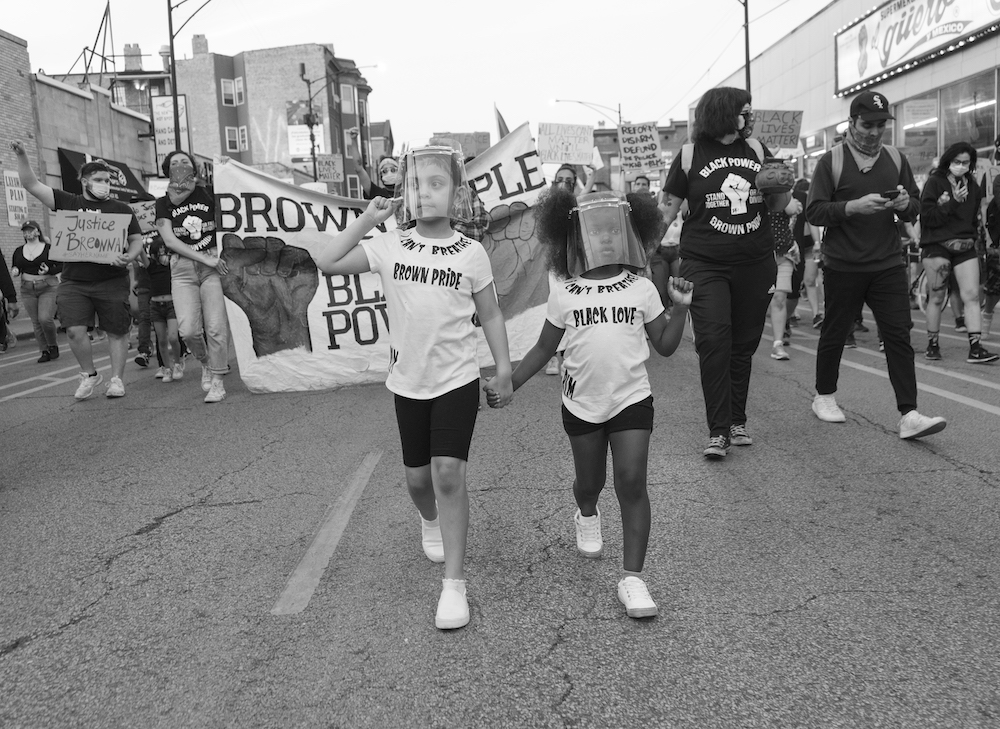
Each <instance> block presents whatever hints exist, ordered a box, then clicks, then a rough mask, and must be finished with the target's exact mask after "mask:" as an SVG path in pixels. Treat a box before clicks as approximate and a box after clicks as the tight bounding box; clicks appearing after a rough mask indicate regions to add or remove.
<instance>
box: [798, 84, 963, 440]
mask: <svg viewBox="0 0 1000 729" xmlns="http://www.w3.org/2000/svg"><path fill="white" fill-rule="evenodd" d="M890 108H891V107H890V105H889V101H888V99H886V98H885V96H883V95H882V94H881V93H879V92H878V91H864V92H862V93H860V94H858V95H857V96H856V97H854V100H853V101H851V110H850V119H849V125H848V127H847V134H846V136H845V139H844V142H843V143H842V144H843V146H842V148H841V149H840V150H837V149H834V150H831V151H829V152H827V153H826V154H825V155H823V157H821V158H820V160H819V164H817V165H816V172H815V174H814V175H813V181H812V185H811V186H810V187H809V198H808V202H807V204H806V219H807V220H808V221H809V223H811V224H812V225H821V226H825V227H826V236H825V238H824V239H823V288H824V291H825V295H826V319H825V320H824V322H823V328H822V330H821V332H820V338H819V346H818V347H817V351H816V395H815V397H814V398H813V403H812V410H813V413H815V414H816V417H818V418H819V419H820V420H822V421H824V422H827V423H843V422H846V420H847V418H846V416H845V415H844V413H843V411H842V410H841V409H840V407H838V405H837V400H836V398H835V397H834V394H835V393H836V392H837V379H838V376H839V374H840V358H841V356H842V355H843V352H844V342H845V341H846V339H847V335H848V334H850V333H851V331H852V328H853V327H854V319H855V317H856V316H857V313H858V312H859V311H860V310H861V307H862V305H863V304H867V305H868V307H869V308H870V309H871V310H872V313H873V314H874V315H875V322H876V323H877V324H878V328H879V331H880V332H881V334H882V339H883V341H884V343H885V355H886V364H887V365H888V370H889V381H890V382H891V383H892V389H893V391H894V392H895V395H896V407H897V408H898V409H899V412H900V415H901V416H902V417H901V419H900V421H899V437H900V438H903V439H911V438H921V437H923V436H925V435H930V434H932V433H937V432H939V431H941V430H943V429H944V428H945V426H946V425H947V423H946V421H945V419H944V418H940V417H935V418H931V417H927V416H925V415H921V414H920V413H919V412H917V376H916V370H915V368H914V364H913V347H912V346H911V344H910V328H911V327H912V326H913V323H912V320H911V319H910V300H909V282H908V280H907V275H906V268H905V266H904V265H903V260H902V258H901V256H900V254H899V253H900V250H901V245H902V244H901V241H900V237H899V231H898V230H897V228H896V217H898V218H899V219H900V220H902V221H903V222H913V221H914V220H916V218H917V213H918V212H919V200H918V198H919V191H918V190H917V183H916V182H915V181H914V179H913V172H912V170H911V169H910V164H909V162H908V161H907V160H906V157H905V156H904V155H903V154H901V153H899V152H898V150H895V149H892V150H889V149H888V148H885V147H883V144H882V136H883V134H884V133H885V126H886V122H887V121H888V120H889V119H894V118H895V117H893V115H892V114H891V113H890V111H889V109H890ZM835 153H836V155H835ZM835 156H836V157H837V158H838V159H839V160H840V161H841V164H839V165H838V167H839V168H840V169H837V170H836V171H835V165H834V157H835Z"/></svg>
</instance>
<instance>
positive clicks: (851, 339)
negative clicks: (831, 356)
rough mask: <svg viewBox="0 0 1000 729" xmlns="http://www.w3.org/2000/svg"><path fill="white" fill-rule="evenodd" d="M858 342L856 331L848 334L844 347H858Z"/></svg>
mask: <svg viewBox="0 0 1000 729" xmlns="http://www.w3.org/2000/svg"><path fill="white" fill-rule="evenodd" d="M857 348H858V343H857V341H856V340H855V339H854V332H851V333H850V334H848V335H847V340H846V341H845V342H844V349H857Z"/></svg>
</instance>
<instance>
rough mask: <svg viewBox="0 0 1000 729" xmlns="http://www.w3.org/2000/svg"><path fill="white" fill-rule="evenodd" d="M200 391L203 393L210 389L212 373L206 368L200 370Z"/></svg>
mask: <svg viewBox="0 0 1000 729" xmlns="http://www.w3.org/2000/svg"><path fill="white" fill-rule="evenodd" d="M201 389H202V391H204V392H208V391H209V390H211V389H212V371H211V370H210V369H208V367H202V368H201Z"/></svg>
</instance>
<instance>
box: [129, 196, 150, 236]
mask: <svg viewBox="0 0 1000 729" xmlns="http://www.w3.org/2000/svg"><path fill="white" fill-rule="evenodd" d="M128 206H129V207H130V208H132V212H133V213H135V219H136V220H138V221H139V229H140V230H141V231H142V232H143V233H151V232H152V231H153V230H155V229H156V200H142V201H141V202H134V203H129V204H128Z"/></svg>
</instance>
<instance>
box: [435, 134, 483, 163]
mask: <svg viewBox="0 0 1000 729" xmlns="http://www.w3.org/2000/svg"><path fill="white" fill-rule="evenodd" d="M446 140H451V141H454V142H458V144H459V145H460V146H461V147H462V156H463V157H477V156H479V155H481V154H482V153H483V152H485V151H486V150H487V149H489V148H490V133H489V132H434V136H433V137H431V139H430V143H431V144H436V143H437V142H439V141H440V142H445V141H446Z"/></svg>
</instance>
